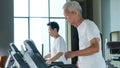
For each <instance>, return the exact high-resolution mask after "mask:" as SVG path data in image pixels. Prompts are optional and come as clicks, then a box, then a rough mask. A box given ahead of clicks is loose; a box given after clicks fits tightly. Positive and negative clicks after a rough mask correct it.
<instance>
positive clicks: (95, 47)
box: [65, 38, 99, 59]
mask: <svg viewBox="0 0 120 68" xmlns="http://www.w3.org/2000/svg"><path fill="white" fill-rule="evenodd" d="M97 52H99V39H98V38H93V39H92V40H90V47H88V48H86V49H83V50H78V51H69V52H66V54H65V57H66V59H67V58H73V57H76V56H87V55H91V54H94V53H97Z"/></svg>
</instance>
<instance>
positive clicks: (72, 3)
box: [63, 1, 82, 16]
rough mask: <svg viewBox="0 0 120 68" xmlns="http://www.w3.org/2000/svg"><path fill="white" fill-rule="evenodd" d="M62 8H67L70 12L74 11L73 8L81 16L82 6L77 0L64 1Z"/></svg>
mask: <svg viewBox="0 0 120 68" xmlns="http://www.w3.org/2000/svg"><path fill="white" fill-rule="evenodd" d="M63 9H68V10H69V11H71V12H74V11H75V10H77V11H78V13H79V15H80V16H82V8H81V6H80V4H79V3H78V2H77V1H69V2H67V3H65V4H64V6H63Z"/></svg>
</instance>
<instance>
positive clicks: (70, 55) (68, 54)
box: [65, 51, 75, 59]
mask: <svg viewBox="0 0 120 68" xmlns="http://www.w3.org/2000/svg"><path fill="white" fill-rule="evenodd" d="M73 57H75V56H74V52H72V51H68V52H66V53H65V58H66V59H68V58H73Z"/></svg>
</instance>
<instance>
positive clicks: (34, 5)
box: [14, 0, 67, 55]
mask: <svg viewBox="0 0 120 68" xmlns="http://www.w3.org/2000/svg"><path fill="white" fill-rule="evenodd" d="M65 2H66V0H60V1H59V2H58V1H57V0H14V42H15V44H16V46H17V47H18V49H19V50H21V45H23V41H24V40H26V39H32V40H33V41H34V42H35V44H36V47H37V48H38V50H39V52H40V53H42V44H43V45H44V49H43V50H44V55H45V54H47V53H48V52H49V51H50V45H51V43H52V39H51V37H49V34H48V27H47V23H48V22H50V21H56V22H58V24H59V25H60V32H59V34H60V35H62V36H63V38H64V39H65V41H66V40H67V39H66V23H65V19H64V16H63V13H62V12H63V10H62V6H63V4H64V3H65Z"/></svg>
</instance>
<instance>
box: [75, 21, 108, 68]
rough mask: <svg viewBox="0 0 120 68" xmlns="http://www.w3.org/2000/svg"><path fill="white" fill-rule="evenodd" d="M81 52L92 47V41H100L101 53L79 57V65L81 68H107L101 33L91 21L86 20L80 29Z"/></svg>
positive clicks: (78, 28)
mask: <svg viewBox="0 0 120 68" xmlns="http://www.w3.org/2000/svg"><path fill="white" fill-rule="evenodd" d="M77 30H78V35H79V50H82V49H86V48H88V47H89V46H90V40H91V39H93V38H98V39H99V45H100V46H99V48H100V50H99V52H98V53H95V54H92V55H89V56H79V57H78V64H79V67H80V68H106V64H105V61H104V59H103V57H102V51H101V37H100V31H99V29H98V27H97V26H96V24H95V23H94V22H92V21H90V20H84V21H83V22H82V23H81V24H80V25H79V26H78V27H77Z"/></svg>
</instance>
